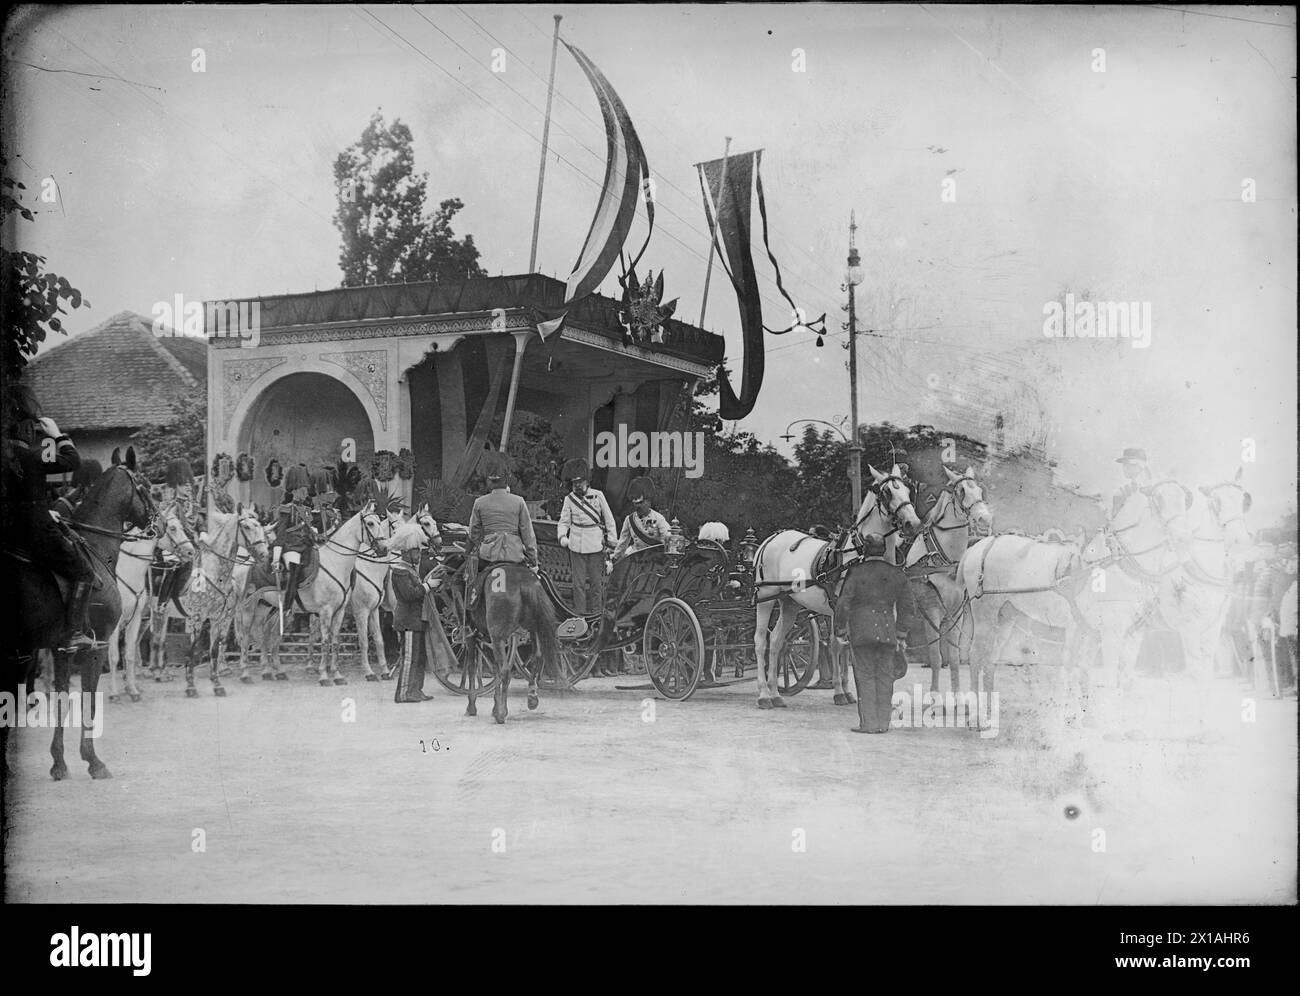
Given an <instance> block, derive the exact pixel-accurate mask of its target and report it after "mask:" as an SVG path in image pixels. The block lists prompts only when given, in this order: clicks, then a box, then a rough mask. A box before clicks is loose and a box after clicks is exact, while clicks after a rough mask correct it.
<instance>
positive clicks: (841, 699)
mask: <svg viewBox="0 0 1300 996" xmlns="http://www.w3.org/2000/svg"><path fill="white" fill-rule="evenodd" d="M835 704H836V705H848V704H849V700H848V698H847V696H845V695H844V694H843V693H841V692H836V693H835Z"/></svg>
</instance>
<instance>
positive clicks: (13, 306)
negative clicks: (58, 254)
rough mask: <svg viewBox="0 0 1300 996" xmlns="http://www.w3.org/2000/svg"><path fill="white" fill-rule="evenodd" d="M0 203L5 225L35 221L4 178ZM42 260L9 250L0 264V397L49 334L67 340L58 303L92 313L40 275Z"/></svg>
mask: <svg viewBox="0 0 1300 996" xmlns="http://www.w3.org/2000/svg"><path fill="white" fill-rule="evenodd" d="M0 183H2V184H3V186H2V187H0V202H2V203H3V216H4V222H5V224H6V225H7V224H10V223H11V218H10V216H11V215H13V214H17V215H20V216H21V217H22V218H23V219H25V220H26V221H35V220H36V219H35V216H34V215H33V214H32V212H31V211H30V210H28V209H27V208H26V207H24V206H23V205H22V203H21V202H20V200H19V198H20V197H21V196H22V195H21V194H20V193H18V191H20V190H26V189H27V188H26V187H25V186H24V185H23V184H21V183H19V182H18V181H17V180H14V179H12V178H10V177H8V176H6V177H3V178H0ZM44 264H45V257H44V256H37V255H36V254H35V253H30V252H21V251H19V250H17V249H11V248H9V247H8V246H7V245H6V246H5V247H4V249H3V260H0V308H3V311H4V319H3V321H4V355H3V357H0V391H2V390H3V389H5V388H7V386H8V385H9V384H11V383H13V382H14V381H16V380H17V379H18V377H19V376H20V375H21V374H22V371H23V368H24V367H25V366H27V361H28V360H29V359H30V358H31V357H32V356H34V355H35V353H36V350H37V349H38V348H39V346H40V344H41V343H43V342H44V341H45V337H46V336H47V335H48V334H49V332H50V330H53V331H55V332H58V333H60V334H62V335H67V331H66V330H65V329H64V328H63V324H62V321H61V320H60V318H59V317H58V316H59V315H64V314H67V312H66V311H64V309H63V306H62V302H64V301H67V302H68V303H69V304H70V305H72V307H74V308H81V307H87V308H88V307H90V302H89V301H87V300H86V299H85V298H83V297H82V296H81V291H79V290H77V289H76V288H75V287H73V286H72V285H71V284H70V283H68V281H67V280H66V279H65V278H64V277H60V276H58V275H57V274H55V273H45V272H42V268H43V267H44Z"/></svg>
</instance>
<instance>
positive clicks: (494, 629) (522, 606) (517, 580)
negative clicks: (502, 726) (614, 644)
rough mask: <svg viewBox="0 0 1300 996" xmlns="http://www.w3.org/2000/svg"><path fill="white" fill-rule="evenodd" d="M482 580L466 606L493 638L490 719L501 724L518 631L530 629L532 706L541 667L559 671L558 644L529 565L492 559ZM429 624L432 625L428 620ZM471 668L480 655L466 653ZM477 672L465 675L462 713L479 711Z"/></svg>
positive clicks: (549, 609)
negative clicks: (466, 687)
mask: <svg viewBox="0 0 1300 996" xmlns="http://www.w3.org/2000/svg"><path fill="white" fill-rule="evenodd" d="M485 573H486V577H484V578H483V579H482V581H481V583H482V585H483V589H482V596H481V597H480V598H479V600H478V601H477V602H476V603H475V604H474V606H473V607H472V608H471V609H470V618H471V620H472V622H473V625H474V627H475V630H476V635H478V636H479V637H480V638H481V637H483V636H486V637H487V638H488V639H490V640H491V642H492V658H493V660H494V661H495V663H496V668H497V683H496V688H495V689H494V690H493V693H492V718H493V719H495V720H496V721H497V722H498V723H504V722H505V721H506V716H507V714H508V713H509V709H508V708H507V698H508V696H509V693H510V674H511V672H512V671H513V670H514V660H515V652H516V650H517V648H518V645H519V638H520V636H521V631H522V632H526V633H528V634H531V636H532V640H531V645H532V651H531V652H530V654H529V657H528V660H527V661H525V668H526V669H527V671H528V708H529V709H536V708H537V703H538V698H537V683H538V680H539V679H540V678H541V675H542V672H543V671H544V670H546V669H547V668H550V669H551V670H552V672H553V673H558V668H559V662H560V643H559V640H558V639H557V637H556V635H555V624H556V620H555V608H554V607H553V606H552V605H551V600H550V599H549V598H548V597H547V596H546V592H545V591H544V590H543V588H542V585H541V582H540V581H538V579H537V575H535V574H534V573H533V571H532V568H530V567H528V566H527V565H525V564H494V565H492V566H491V567H489V568H488V569H487V571H486V572H485ZM431 625H432V624H431ZM466 659H467V660H469V661H470V662H471V663H470V665H469V666H470V667H472V668H474V669H477V668H478V667H479V666H480V655H479V654H477V653H472V654H471V653H467V654H466ZM480 686H481V681H480V680H479V676H478V675H477V674H471V675H470V681H469V704H468V705H467V706H466V708H465V715H466V716H477V715H478V707H477V700H478V689H479V687H480Z"/></svg>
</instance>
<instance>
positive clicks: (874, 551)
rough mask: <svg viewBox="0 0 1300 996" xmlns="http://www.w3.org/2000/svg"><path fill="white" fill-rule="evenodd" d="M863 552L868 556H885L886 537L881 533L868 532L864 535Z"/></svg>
mask: <svg viewBox="0 0 1300 996" xmlns="http://www.w3.org/2000/svg"><path fill="white" fill-rule="evenodd" d="M862 553H863V555H864V556H867V557H883V556H884V555H885V537H883V536H881V535H880V533H867V535H866V536H864V537H862Z"/></svg>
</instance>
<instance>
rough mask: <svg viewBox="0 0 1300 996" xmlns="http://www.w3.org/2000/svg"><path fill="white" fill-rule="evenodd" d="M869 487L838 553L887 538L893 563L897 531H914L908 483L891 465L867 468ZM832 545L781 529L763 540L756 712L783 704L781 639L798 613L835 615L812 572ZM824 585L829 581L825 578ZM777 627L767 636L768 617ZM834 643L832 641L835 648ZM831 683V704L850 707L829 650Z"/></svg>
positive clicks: (757, 567) (758, 562)
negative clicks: (883, 469) (865, 539)
mask: <svg viewBox="0 0 1300 996" xmlns="http://www.w3.org/2000/svg"><path fill="white" fill-rule="evenodd" d="M868 469H869V470H870V471H871V475H872V477H873V479H874V484H873V486H872V488H871V490H869V491H868V492H867V495H866V497H865V498H864V499H863V501H862V507H861V508H859V509H858V517H857V520H856V521H855V522H854V524H853V526H852V528H851V529H849V530H848V531H847V532H846V533H845V534H844V536H843V538H842V539H841V540H840V544H841V545H840V547H839V554H840V556H841V557H843V558H845V562H846V563H847V562H848V560H849V559H850V558H851V556H852V555H853V554H854V553H855V551H856V549H857V547H858V546H859V544H860V542H861V537H862V536H864V535H866V534H869V533H878V534H881V535H884V536H885V537H886V540H885V543H886V558H887V559H889V558H892V555H893V545H894V543H896V535H897V533H898V531H899V529H900V528H908V529H912V530H915V529H919V528H920V525H921V520H920V519H918V518H917V516H916V509H915V508H914V507H913V505H912V496H911V493H910V492H909V491H908V488H907V482H906V481H904V480H903V477H902V475H901V473H900V471H899V469H898V465H897V464H895V465H894V468H893V470H892V471H890V473H888V474H882V473H880V471H878V470H876V468H875V467H868ZM833 542H834V541H827V540H819V539H816V538H815V537H813V536H812V535H810V534H809V533H804V532H800V531H798V530H796V529H785V530H782V531H781V532H779V533H775V534H773V535H772V536H769V537H768V538H767V539H765V540H763V542H762V544H760V545H759V548H758V552H757V553H756V554H755V557H754V592H755V620H754V657H755V659H756V661H757V662H758V678H757V683H758V707H759V708H760V709H784V708H785V700H784V699H783V698H782V697H781V693H780V692H779V691H778V690H777V676H778V675H777V672H778V662H779V661H780V659H781V648H782V647H783V646H784V645H785V640H786V635H787V634H788V632H789V631H790V628H791V627H792V626H793V625H794V622H795V618H796V616H797V615H798V614H799V611H800V609H811V610H812V611H813V612H816V613H817V614H818V615H822V616H833V615H834V610H833V608H832V605H831V601H830V599H829V598H828V597H827V591H826V588H825V587H824V582H823V579H822V578H820V577H819V576H818V570H817V567H816V564H817V562H818V561H819V560H820V559H821V554H822V551H823V550H826V549H827V548H828V547H831V546H832V543H833ZM827 581H829V579H827ZM773 611H776V612H777V616H776V625H775V627H774V628H773V629H772V630H771V632H770V633H769V631H768V626H769V625H771V620H772V613H773ZM835 642H836V641H835V640H834V639H833V640H832V641H831V644H832V647H833V648H834V647H835ZM769 650H770V653H769ZM831 663H832V669H833V672H832V673H833V677H832V679H831V680H832V684H833V686H834V688H835V704H836V705H851V704H852V703H854V702H855V701H857V700H856V699H855V698H854V697H853V695H852V694H851V693H850V692H849V691H848V689H847V687H846V681H847V678H846V671H847V668H846V667H845V666H844V654H843V651H842V649H840V652H836V650H834V649H833V650H832V654H831Z"/></svg>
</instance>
